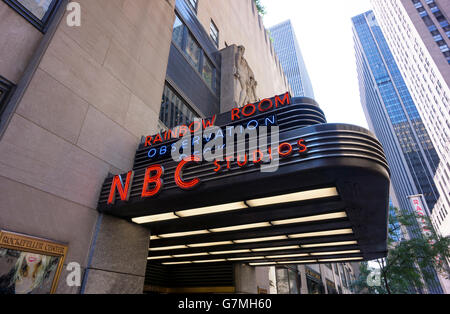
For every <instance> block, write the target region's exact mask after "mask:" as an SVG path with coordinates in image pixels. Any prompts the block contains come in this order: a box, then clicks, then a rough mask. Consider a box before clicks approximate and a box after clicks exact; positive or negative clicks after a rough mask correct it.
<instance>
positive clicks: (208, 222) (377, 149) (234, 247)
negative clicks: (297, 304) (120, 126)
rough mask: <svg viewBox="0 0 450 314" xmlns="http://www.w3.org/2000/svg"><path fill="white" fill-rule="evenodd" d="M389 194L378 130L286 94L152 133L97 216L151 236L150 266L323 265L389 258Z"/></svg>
mask: <svg viewBox="0 0 450 314" xmlns="http://www.w3.org/2000/svg"><path fill="white" fill-rule="evenodd" d="M253 131H254V132H255V134H256V139H257V140H256V141H253V138H252V136H251V134H253V133H252V132H253ZM229 138H232V139H237V140H236V142H231V144H230V143H229V142H228V139H229ZM213 144H214V145H213ZM241 144H243V146H240V145H241ZM263 144H264V145H263ZM242 147H243V148H242ZM230 152H231V153H230ZM209 155H211V156H213V158H209V159H208V158H207V157H206V156H209ZM177 156H178V157H177ZM388 192H389V169H388V166H387V163H386V159H385V156H384V153H383V149H382V147H381V145H380V143H379V142H378V140H377V139H376V138H375V137H374V136H373V134H372V133H370V132H369V131H367V130H365V129H363V128H360V127H356V126H351V125H340V124H326V120H325V116H324V114H323V112H322V111H321V109H320V108H319V106H318V105H317V104H316V103H315V102H314V101H313V100H312V99H309V98H291V97H290V95H289V94H283V95H279V96H275V97H273V98H271V99H264V100H262V101H260V102H258V103H255V104H248V105H246V106H244V107H243V108H236V109H233V110H232V111H230V112H227V113H224V114H220V115H216V116H214V117H212V118H207V119H203V120H199V121H195V122H193V123H191V124H190V125H185V126H179V127H177V128H175V129H173V130H167V131H163V132H161V133H159V134H156V135H152V136H147V137H145V138H144V140H143V142H142V143H141V144H140V146H139V148H138V150H137V152H136V157H135V162H134V166H133V170H131V171H129V172H128V173H124V174H121V175H116V176H111V177H108V178H107V179H106V180H105V182H104V185H103V188H102V191H101V195H100V200H99V206H98V209H99V211H101V212H104V213H107V214H111V215H114V216H117V217H122V218H125V219H129V220H130V221H133V222H135V223H138V224H142V225H143V226H146V227H148V228H150V230H151V233H152V235H153V236H152V242H151V251H150V253H149V258H151V261H152V262H154V261H155V262H156V261H157V262H160V263H163V264H168V265H176V264H184V263H188V262H193V263H195V262H196V261H202V262H203V261H206V262H208V260H210V259H208V256H209V255H214V257H216V258H214V260H217V259H220V260H225V261H230V262H233V261H243V262H246V261H249V262H250V261H254V260H255V259H257V260H258V261H257V263H254V264H261V265H262V264H267V263H278V264H283V263H296V262H298V263H302V262H306V261H309V262H311V261H312V262H327V261H328V260H331V259H333V260H336V259H338V260H339V259H343V258H352V259H355V260H356V259H358V260H359V259H368V258H374V257H380V256H384V255H385V253H386V234H387V232H386V230H387V229H386V228H387V213H388V210H387V209H388V206H387V205H388ZM303 245H304V246H303ZM286 248H294V249H293V251H292V249H290V250H289V251H287V250H286ZM156 252H158V253H156ZM213 252H223V254H218V255H217V254H213ZM226 252H228V253H226ZM237 252H242V253H237ZM267 252H270V254H267ZM327 252H329V253H330V254H328V253H327ZM160 253H161V254H160ZM155 254H156V255H155ZM216 255H217V256H216ZM283 256H285V257H286V258H284V259H283V258H282V257H283ZM316 256H320V259H319V258H318V257H316ZM274 257H278V258H274ZM210 262H213V259H211V260H210ZM255 266H256V265H255Z"/></svg>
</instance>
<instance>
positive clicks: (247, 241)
mask: <svg viewBox="0 0 450 314" xmlns="http://www.w3.org/2000/svg"><path fill="white" fill-rule="evenodd" d="M287 238H288V237H287V236H275V237H267V238H255V239H243V240H234V242H235V243H252V242H265V241H276V240H286V239H287Z"/></svg>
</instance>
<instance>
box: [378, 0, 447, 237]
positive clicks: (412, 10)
mask: <svg viewBox="0 0 450 314" xmlns="http://www.w3.org/2000/svg"><path fill="white" fill-rule="evenodd" d="M372 2H373V6H374V13H375V15H376V17H377V20H378V21H379V23H380V27H381V29H382V31H383V33H384V35H385V36H386V40H387V42H388V44H389V47H390V49H391V51H392V53H393V55H394V59H395V61H396V63H397V64H398V66H399V68H400V72H401V74H402V75H403V77H404V78H405V82H406V85H407V87H408V89H409V90H410V92H411V96H412V98H413V100H414V102H415V103H416V106H417V109H418V111H419V113H420V115H421V117H422V120H423V122H424V124H425V127H426V129H427V131H428V133H429V135H430V138H431V141H432V142H433V145H434V147H435V148H436V151H437V153H438V156H439V158H440V160H441V163H440V164H439V167H438V169H437V172H436V174H435V182H436V186H437V189H438V191H439V194H440V196H441V197H440V199H439V200H438V202H437V203H436V205H435V207H434V209H432V216H431V217H432V221H433V224H434V226H435V228H436V229H437V230H439V231H440V233H441V234H442V235H444V236H449V235H450V215H449V212H450V109H449V108H450V89H449V86H450V48H449V47H450V25H449V21H450V20H449V15H450V3H449V2H448V1H447V0H444V1H443V0H434V1H433V0H373V1H372Z"/></svg>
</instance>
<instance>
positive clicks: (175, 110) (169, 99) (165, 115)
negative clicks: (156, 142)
mask: <svg viewBox="0 0 450 314" xmlns="http://www.w3.org/2000/svg"><path fill="white" fill-rule="evenodd" d="M195 118H199V115H198V114H197V113H196V112H195V111H194V110H193V109H192V107H191V106H189V105H188V104H187V102H186V101H184V100H183V98H182V97H181V96H180V95H179V94H178V93H177V92H176V91H175V90H174V89H173V88H172V87H171V86H170V85H169V84H167V83H166V85H165V86H164V93H163V96H162V101H161V111H160V113H159V120H160V121H161V122H162V123H163V124H164V126H165V127H166V128H168V129H173V128H175V127H177V126H179V125H190V124H191V123H192V122H193V121H194V119H195Z"/></svg>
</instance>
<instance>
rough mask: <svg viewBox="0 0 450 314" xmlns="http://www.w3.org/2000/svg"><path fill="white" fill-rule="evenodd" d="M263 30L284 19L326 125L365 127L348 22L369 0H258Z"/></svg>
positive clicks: (363, 9) (359, 12)
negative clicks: (289, 23)
mask: <svg viewBox="0 0 450 314" xmlns="http://www.w3.org/2000/svg"><path fill="white" fill-rule="evenodd" d="M262 3H263V4H264V6H265V7H266V11H267V14H266V16H265V17H264V24H265V26H266V28H269V27H271V26H272V25H275V24H278V23H280V22H282V21H284V20H287V19H290V20H291V21H292V24H293V26H294V29H295V32H296V35H297V39H298V41H299V44H300V48H301V50H302V53H303V57H304V59H305V63H306V67H307V69H308V72H309V75H310V77H311V80H312V84H313V88H314V93H315V96H316V100H317V101H318V102H319V104H320V106H321V107H322V109H323V110H324V112H325V115H326V116H327V119H328V122H330V123H348V124H354V125H359V126H362V127H365V128H367V122H366V119H365V116H364V112H363V110H362V107H361V102H360V98H359V87H358V86H359V85H358V78H357V73H356V61H355V51H354V45H353V34H352V26H351V18H352V17H353V16H355V15H358V14H361V13H363V12H366V11H368V10H371V5H370V0H344V1H336V0H312V1H311V0H263V1H262Z"/></svg>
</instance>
